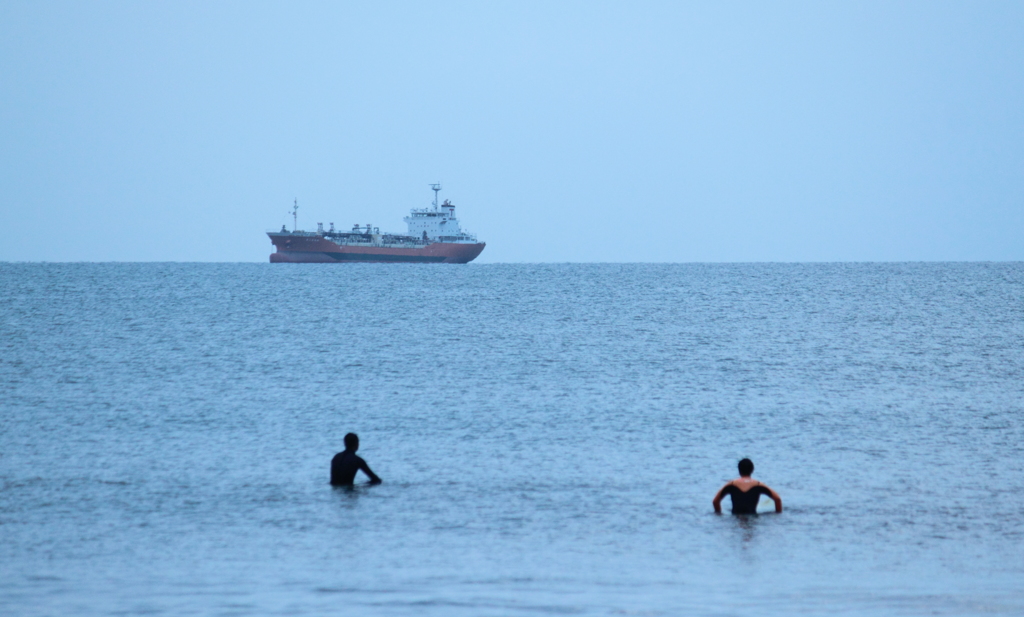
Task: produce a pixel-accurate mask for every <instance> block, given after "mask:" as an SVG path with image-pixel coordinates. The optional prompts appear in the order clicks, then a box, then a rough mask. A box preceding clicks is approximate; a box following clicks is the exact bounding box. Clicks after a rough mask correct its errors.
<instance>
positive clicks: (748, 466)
mask: <svg viewBox="0 0 1024 617" xmlns="http://www.w3.org/2000/svg"><path fill="white" fill-rule="evenodd" d="M345 443H348V442H345ZM739 467H740V475H741V476H744V477H746V476H749V475H750V474H752V473H754V463H753V461H751V460H750V459H749V458H745V459H743V460H742V461H740V465H739Z"/></svg>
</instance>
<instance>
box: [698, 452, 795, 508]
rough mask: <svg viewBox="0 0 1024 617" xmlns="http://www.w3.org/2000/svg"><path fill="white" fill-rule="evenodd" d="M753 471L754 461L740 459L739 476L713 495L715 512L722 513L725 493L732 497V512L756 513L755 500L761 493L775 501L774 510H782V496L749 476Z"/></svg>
mask: <svg viewBox="0 0 1024 617" xmlns="http://www.w3.org/2000/svg"><path fill="white" fill-rule="evenodd" d="M752 473H754V463H752V462H750V459H749V458H745V459H743V460H742V461H740V477H738V478H736V479H735V480H733V481H732V482H730V483H728V484H726V485H725V486H723V487H722V490H720V491H718V494H717V495H715V499H714V501H712V502H711V504H712V505H714V506H715V514H721V513H722V499H724V498H725V496H726V495H728V496H730V497H731V498H732V513H733V514H756V513H757V502H758V500H760V499H761V495H767V496H768V497H770V498H771V500H772V501H774V502H775V511H776V512H782V497H779V494H778V493H776V492H775V491H773V490H772V489H770V488H768V487H767V486H766V485H764V484H761V483H760V482H758V481H757V480H754V479H753V478H751V477H750V474H752Z"/></svg>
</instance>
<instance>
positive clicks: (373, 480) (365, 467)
mask: <svg viewBox="0 0 1024 617" xmlns="http://www.w3.org/2000/svg"><path fill="white" fill-rule="evenodd" d="M359 468H360V469H362V470H363V473H365V474H366V475H368V476H370V484H380V483H381V482H383V481H384V480H381V479H380V477H378V476H377V474H375V473H373V471H371V470H370V466H369V465H367V464H366V461H364V460H362V459H360V461H359Z"/></svg>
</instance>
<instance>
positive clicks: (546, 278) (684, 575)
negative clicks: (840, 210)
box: [0, 263, 1024, 616]
mask: <svg viewBox="0 0 1024 617" xmlns="http://www.w3.org/2000/svg"><path fill="white" fill-rule="evenodd" d="M0 290H2V291H0V612H2V613H4V614H10V615H74V614H83V615H105V614H119V615H133V614H143V613H145V614H167V615H195V614H199V615H248V614H262V615H267V614H289V615H320V614H345V615H364V614H365V615H438V616H440V615H445V616H447V615H546V614H558V615H562V614H568V615H683V614H687V615H690V614H693V615H759V614H777V615H781V614H787V615H788V614H825V613H828V614H857V615H896V614H899V615H918V614H922V615H923V614H929V615H933V614H940V615H942V614H949V615H963V614H1021V613H1022V612H1024V445H1022V444H1024V264H1019V263H1016V264H873V265H872V264H861V265H852V264H851V265H827V264H822V265H469V266H410V265H355V264H353V265H348V264H346V265H325V266H319V265H305V266H272V265H270V264H244V265H199V264H194V265H186V264H68V265H61V264H0ZM348 431H355V432H357V433H359V435H360V437H361V439H362V446H363V447H362V449H361V450H360V454H362V455H363V456H364V457H365V458H366V459H367V461H368V462H369V463H370V465H371V466H372V467H373V469H374V470H375V471H376V472H377V473H378V474H379V475H381V476H382V477H383V478H384V481H385V483H384V484H383V485H381V486H376V487H367V486H363V487H359V488H357V489H355V490H343V489H333V488H331V487H330V486H329V485H328V484H327V480H328V467H329V461H330V458H331V456H332V455H334V454H335V453H336V452H337V451H339V450H341V449H342V437H343V435H344V434H345V433H346V432H348ZM745 456H747V457H750V458H752V459H753V460H754V462H755V464H756V465H757V470H756V471H755V474H754V475H755V477H756V478H759V479H761V480H762V481H764V482H766V483H768V484H769V485H771V486H772V487H774V488H775V489H776V490H777V491H778V492H779V493H780V494H781V495H782V497H783V499H784V501H785V505H786V511H785V512H784V513H783V514H781V515H775V514H773V513H764V514H762V515H760V516H756V517H733V516H731V515H724V516H715V515H714V514H713V513H712V508H711V498H712V497H713V495H714V493H715V492H716V490H717V489H718V488H719V487H720V486H721V484H722V483H723V482H725V481H726V480H728V479H730V478H732V477H734V476H735V465H736V461H737V460H738V459H739V458H741V457H745ZM761 509H762V510H765V511H768V510H771V503H770V502H764V501H763V502H762V505H761Z"/></svg>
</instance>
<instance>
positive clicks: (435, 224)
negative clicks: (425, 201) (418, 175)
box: [404, 184, 476, 244]
mask: <svg viewBox="0 0 1024 617" xmlns="http://www.w3.org/2000/svg"><path fill="white" fill-rule="evenodd" d="M430 188H431V189H433V191H434V203H433V204H432V205H433V208H423V209H416V208H413V209H412V211H410V212H409V216H407V217H405V219H404V220H405V223H406V225H408V226H409V235H410V236H413V237H415V238H419V239H426V240H433V241H435V242H458V243H463V242H464V243H468V244H472V243H475V242H476V236H474V235H472V234H468V233H465V232H464V231H462V227H460V226H459V219H457V218H455V206H454V205H453V204H452V203H451V202H450V201H448V200H447V199H446V200H444V203H443V204H440V205H438V203H437V193H438V191H440V190H441V185H440V184H431V185H430Z"/></svg>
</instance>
